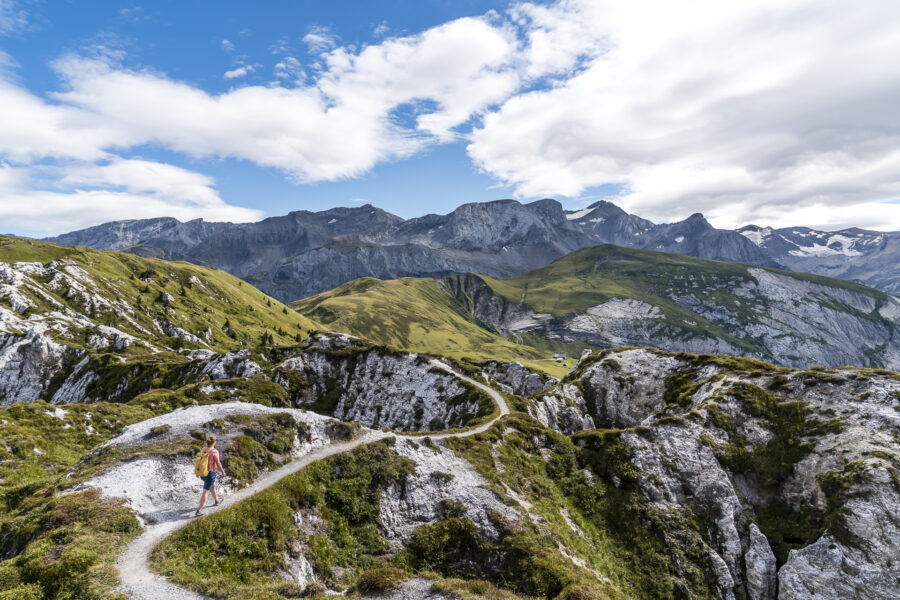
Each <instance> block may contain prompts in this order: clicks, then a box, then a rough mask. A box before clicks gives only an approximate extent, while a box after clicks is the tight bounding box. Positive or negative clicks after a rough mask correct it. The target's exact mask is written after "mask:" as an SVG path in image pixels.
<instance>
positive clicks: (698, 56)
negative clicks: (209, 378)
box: [0, 0, 900, 228]
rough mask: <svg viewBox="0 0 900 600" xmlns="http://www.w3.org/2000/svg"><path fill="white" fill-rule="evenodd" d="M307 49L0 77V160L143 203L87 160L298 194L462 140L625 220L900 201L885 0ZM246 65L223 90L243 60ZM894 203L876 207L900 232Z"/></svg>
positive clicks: (895, 75)
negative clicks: (199, 78) (214, 84)
mask: <svg viewBox="0 0 900 600" xmlns="http://www.w3.org/2000/svg"><path fill="white" fill-rule="evenodd" d="M10 6H13V5H12V4H10V3H9V2H8V0H0V15H2V14H6V13H4V12H2V10H5V8H8V7H10ZM7 12H8V11H7ZM0 23H2V21H0ZM0 27H2V25H0ZM304 42H305V43H307V45H309V47H310V50H311V51H312V52H314V53H316V54H317V57H316V62H314V63H312V64H306V65H301V64H300V61H298V60H297V59H296V58H295V57H294V54H296V52H295V50H293V49H292V48H291V44H290V42H289V40H286V39H283V40H278V41H277V42H276V43H275V44H274V45H273V46H272V47H271V48H270V50H271V52H272V54H273V55H275V57H276V58H275V61H274V62H275V65H274V67H273V75H274V77H275V81H273V82H271V83H270V84H269V85H268V86H258V85H257V86H254V85H244V86H237V87H235V88H233V89H230V90H229V91H227V92H225V93H219V94H215V93H209V92H207V91H205V90H203V89H201V88H199V87H197V86H195V85H192V84H189V83H186V82H180V81H176V80H173V79H172V78H170V77H168V76H167V75H166V74H164V73H160V72H157V71H153V70H151V69H148V68H137V67H131V68H129V67H125V66H123V65H122V61H123V60H125V58H124V57H123V55H122V54H121V53H120V52H119V53H115V52H106V53H102V52H100V53H97V52H95V53H93V55H87V56H86V55H84V54H81V55H70V56H66V57H63V58H61V59H60V60H58V61H56V62H55V63H54V65H53V66H54V68H55V69H56V71H57V72H58V74H59V76H60V79H61V80H62V84H63V85H62V87H61V91H60V92H58V93H55V94H49V95H47V96H46V97H42V96H37V95H35V94H33V93H31V92H30V91H28V90H27V89H26V88H24V87H23V86H21V85H20V84H18V83H17V82H16V81H15V80H14V79H13V78H12V75H11V74H9V73H7V72H4V71H3V70H2V69H0V106H2V107H3V110H2V111H0V159H3V160H7V161H9V162H11V163H13V164H14V165H16V166H15V167H8V168H20V167H21V168H27V167H28V166H29V165H33V163H34V162H35V161H46V160H47V159H51V160H56V161H59V162H60V163H62V164H64V165H67V166H66V167H65V168H67V169H69V170H70V172H69V174H68V175H66V176H63V177H62V178H63V179H65V180H66V183H65V184H64V185H69V186H71V185H74V179H72V178H73V177H75V176H76V174H77V173H80V176H81V177H85V175H84V171H79V170H78V169H80V168H84V169H87V172H92V173H95V174H96V177H94V178H88V179H86V180H85V181H84V182H83V183H80V184H78V185H83V186H84V190H83V191H84V193H89V192H90V193H93V192H97V193H98V194H100V193H101V192H102V194H105V195H104V196H103V197H109V196H110V194H142V195H147V192H134V191H130V190H129V189H126V188H122V187H121V186H120V184H114V185H113V183H112V182H114V181H116V179H115V176H116V173H117V172H118V171H117V170H114V169H109V168H105V167H108V166H109V165H112V164H118V161H122V160H123V159H121V158H120V157H121V156H122V155H125V154H126V153H127V152H128V151H129V150H130V149H131V148H134V147H138V146H142V145H151V146H155V147H158V148H162V149H165V150H167V151H170V152H174V153H179V154H182V155H185V156H189V157H193V158H214V159H220V158H232V159H238V160H247V161H251V162H253V163H255V164H257V165H259V166H262V167H272V168H275V169H279V170H281V171H283V172H284V173H286V174H287V175H288V176H289V177H290V178H292V179H294V180H296V181H300V182H316V181H330V180H338V179H342V178H348V177H356V176H359V175H362V174H364V173H365V172H367V171H368V170H370V169H372V168H373V167H374V166H376V165H378V164H379V163H382V162H384V161H391V160H398V159H402V158H405V157H408V156H410V155H413V154H415V153H416V152H419V151H421V150H422V149H424V148H426V147H428V146H430V145H434V144H440V143H447V142H451V141H454V140H458V139H460V138H463V139H467V140H468V141H469V143H468V145H467V151H468V153H469V155H470V157H471V158H472V160H473V162H474V163H475V164H476V165H477V166H478V167H479V168H480V169H482V170H483V171H485V172H487V173H489V174H490V175H492V176H494V177H495V178H496V180H497V181H498V182H499V183H500V184H501V185H511V186H515V188H516V189H517V193H518V194H519V195H521V196H526V197H534V196H548V195H563V196H569V197H577V196H578V195H580V194H582V193H583V191H584V190H586V189H588V188H590V187H592V186H598V185H601V184H609V183H615V184H619V185H621V186H622V187H623V188H624V190H625V191H624V192H623V193H622V195H621V196H620V198H619V201H620V202H621V203H622V204H623V205H624V206H625V208H627V209H629V210H633V211H634V212H637V213H639V214H642V215H644V216H648V217H651V218H656V219H674V218H680V217H683V216H686V215H688V214H690V213H692V212H695V211H697V210H700V211H703V212H705V213H707V214H708V215H709V216H710V217H711V218H712V219H713V220H714V222H715V223H716V224H718V225H722V226H725V225H739V224H742V223H744V222H748V221H756V222H759V223H760V224H767V223H775V224H780V223H785V221H784V220H785V219H791V218H794V217H801V216H803V217H805V216H808V215H815V216H816V219H818V221H817V223H819V224H822V223H834V224H851V223H856V224H862V223H861V221H863V220H865V219H862V218H861V217H860V218H857V215H858V214H859V211H861V210H862V208H864V207H865V208H869V207H871V206H872V203H875V205H876V206H888V205H882V204H880V203H882V202H884V201H888V200H894V199H898V198H900V160H898V150H900V129H898V127H897V122H896V106H897V102H898V100H900V71H898V70H897V69H896V68H895V66H894V63H895V62H896V61H894V60H893V59H892V57H893V56H896V55H900V3H895V2H888V1H887V0H883V1H877V0H861V1H860V2H857V3H854V4H853V6H852V7H851V6H849V5H847V4H845V3H838V2H835V1H825V2H821V1H814V0H796V1H795V2H792V3H784V2H776V1H775V0H765V1H763V2H749V1H746V2H730V3H722V2H719V1H713V0H697V1H695V2H692V3H689V4H683V3H671V2H662V1H661V0H658V1H655V2H652V1H649V0H643V1H641V0H635V1H634V2H628V3H623V2H616V1H613V0H561V1H560V2H558V3H556V4H550V5H548V4H537V3H520V4H517V5H513V6H512V7H511V8H510V9H509V10H508V11H507V12H505V13H503V14H499V13H493V12H492V13H489V14H487V15H485V16H483V17H477V18H476V17H471V18H462V19H457V20H454V21H450V22H448V23H444V24H442V25H439V26H436V27H432V28H430V29H427V30H425V31H422V32H421V33H418V34H416V35H408V36H404V37H391V38H388V39H383V40H381V41H379V42H378V43H375V44H371V45H365V46H362V47H355V46H342V47H335V44H336V43H337V38H336V37H335V36H334V34H333V32H331V31H330V30H328V29H325V28H313V29H310V30H309V31H308V33H307V35H306V36H305V37H304ZM221 45H222V48H223V50H225V51H229V52H231V51H233V50H234V45H233V44H232V43H231V42H230V41H228V40H222V42H221ZM244 62H245V61H244V60H243V58H242V57H238V58H237V60H236V62H235V63H234V65H233V68H232V69H231V70H229V71H227V72H226V73H225V77H226V78H227V79H238V78H240V77H242V76H245V75H247V74H248V73H249V72H251V71H253V70H254V69H257V70H259V68H261V66H260V65H255V66H249V65H247V64H244ZM248 62H249V61H248ZM304 67H305V69H304ZM76 167H78V168H76ZM94 168H96V169H98V170H97V171H91V169H94ZM119 168H120V169H121V168H122V167H121V166H120V167H119ZM169 175H170V176H171V177H174V175H172V174H171V173H170V174H169ZM66 177H68V179H66ZM23 185H24V184H23ZM32 185H34V182H32ZM61 185H62V184H61ZM110 185H112V187H110ZM116 186H119V187H116ZM23 189H24V188H23ZM180 189H182V190H184V189H186V188H180ZM190 189H191V190H192V191H191V193H192V194H194V196H192V197H200V196H202V195H203V194H201V192H202V190H203V189H206V190H207V192H203V193H207V194H208V193H210V190H211V193H213V194H214V193H215V189H214V186H213V185H212V184H211V183H209V184H202V183H198V184H197V185H196V186H194V187H191V188H190ZM21 191H22V190H20V192H21ZM54 193H60V194H64V195H69V196H71V195H72V194H74V193H76V192H72V191H71V190H69V191H65V190H64V191H62V192H54ZM79 193H80V192H79ZM184 193H187V192H184ZM160 194H161V192H153V194H151V195H152V196H153V198H156V199H157V200H158V199H159V198H162V197H163V196H161V195H160ZM173 194H174V192H171V191H170V192H167V193H166V195H165V198H170V197H172V196H173ZM216 197H217V196H216ZM191 206H192V207H193V208H190V210H193V211H198V212H199V211H201V210H202V208H201V207H202V206H206V207H208V209H209V210H210V211H213V212H215V211H217V210H220V209H221V210H223V211H224V210H230V209H231V208H230V207H227V205H224V207H223V206H218V205H216V204H215V203H206V204H203V203H200V204H192V205H191ZM893 206H896V205H889V207H888V208H885V209H884V210H881V211H877V212H879V214H881V215H882V216H881V217H879V218H880V219H881V222H882V223H883V226H884V227H888V226H891V227H897V228H900V222H898V221H897V220H895V219H894V217H893V216H890V215H894V214H896V213H895V210H896V209H895V208H893ZM183 210H188V209H183ZM803 211H806V212H803ZM869 221H871V219H870V220H867V221H866V224H867V225H868V226H875V225H878V222H875V223H874V225H873V224H871V223H869ZM808 223H810V224H812V221H809V222H808ZM889 224H890V225H889Z"/></svg>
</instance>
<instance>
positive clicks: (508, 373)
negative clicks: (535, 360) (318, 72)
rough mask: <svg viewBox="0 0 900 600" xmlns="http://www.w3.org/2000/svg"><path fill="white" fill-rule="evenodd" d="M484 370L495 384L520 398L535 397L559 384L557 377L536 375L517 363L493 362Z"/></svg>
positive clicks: (486, 365)
mask: <svg viewBox="0 0 900 600" xmlns="http://www.w3.org/2000/svg"><path fill="white" fill-rule="evenodd" d="M483 370H484V373H485V374H486V375H487V376H488V377H489V378H490V379H491V380H493V381H494V382H495V383H497V384H500V385H501V386H506V388H505V389H504V391H507V392H509V393H511V394H517V395H519V396H533V395H535V394H537V393H538V392H541V391H543V390H545V389H547V388H548V387H552V386H554V385H556V384H557V383H559V379H557V378H556V377H550V376H549V375H543V374H538V373H535V372H534V371H531V370H529V369H528V368H526V367H525V366H524V365H522V364H521V363H517V362H512V363H501V362H496V361H491V362H489V363H487V364H485V365H484V367H483Z"/></svg>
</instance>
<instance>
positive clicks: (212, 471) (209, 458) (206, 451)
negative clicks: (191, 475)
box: [194, 433, 225, 517]
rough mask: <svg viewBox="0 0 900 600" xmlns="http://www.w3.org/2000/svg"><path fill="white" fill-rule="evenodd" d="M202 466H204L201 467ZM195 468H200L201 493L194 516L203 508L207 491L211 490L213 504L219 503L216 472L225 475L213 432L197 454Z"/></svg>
mask: <svg viewBox="0 0 900 600" xmlns="http://www.w3.org/2000/svg"><path fill="white" fill-rule="evenodd" d="M204 458H205V459H206V464H203V460H204ZM203 467H206V468H205V469H203ZM197 468H199V469H200V473H197V474H198V475H200V476H201V479H203V493H202V494H200V506H198V507H197V512H196V513H194V516H196V517H199V516H200V511H202V510H203V505H205V504H206V497H207V496H208V495H209V492H212V495H213V500H215V504H213V506H218V505H219V497H218V496H217V495H216V473H217V472H218V473H221V475H222V477H225V469H224V468H223V467H222V461H220V460H219V451H218V450H216V435H215V434H214V433H211V434H209V436H207V438H206V447H205V448H203V450H201V451H200V454H199V455H198V456H197V466H195V471H196V469H197ZM203 471H207V472H206V474H205V475H203V474H202V473H203Z"/></svg>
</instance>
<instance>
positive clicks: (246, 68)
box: [224, 65, 255, 79]
mask: <svg viewBox="0 0 900 600" xmlns="http://www.w3.org/2000/svg"><path fill="white" fill-rule="evenodd" d="M254 70H255V69H254V67H253V66H252V65H241V66H239V67H235V68H234V69H231V70H229V71H225V75H224V77H225V79H238V78H239V77H243V76H244V75H247V74H248V73H252V72H253V71H254Z"/></svg>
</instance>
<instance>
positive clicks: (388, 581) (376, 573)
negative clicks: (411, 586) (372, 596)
mask: <svg viewBox="0 0 900 600" xmlns="http://www.w3.org/2000/svg"><path fill="white" fill-rule="evenodd" d="M407 579H409V575H408V574H407V573H406V571H403V570H401V569H397V568H394V567H380V568H377V569H370V570H368V571H366V572H365V573H363V574H362V575H360V576H359V579H358V580H357V581H356V589H357V590H358V591H359V592H362V593H363V594H369V593H373V592H383V591H385V590H391V589H394V588H395V587H397V585H399V584H400V583H402V582H404V581H406V580H407Z"/></svg>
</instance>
